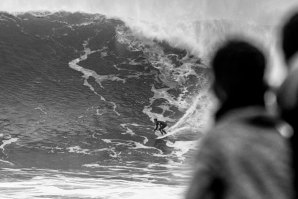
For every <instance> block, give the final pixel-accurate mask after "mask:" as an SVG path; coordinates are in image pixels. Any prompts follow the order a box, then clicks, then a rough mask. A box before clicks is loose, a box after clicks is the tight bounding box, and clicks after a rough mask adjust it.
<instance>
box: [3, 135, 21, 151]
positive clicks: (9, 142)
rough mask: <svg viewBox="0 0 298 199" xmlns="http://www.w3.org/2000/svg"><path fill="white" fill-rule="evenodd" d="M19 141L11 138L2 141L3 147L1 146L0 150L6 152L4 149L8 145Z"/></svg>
mask: <svg viewBox="0 0 298 199" xmlns="http://www.w3.org/2000/svg"><path fill="white" fill-rule="evenodd" d="M18 139H19V138H9V139H8V140H3V141H2V144H1V146H0V149H2V151H4V150H5V149H4V147H5V146H6V145H9V144H11V143H13V142H16V141H18Z"/></svg>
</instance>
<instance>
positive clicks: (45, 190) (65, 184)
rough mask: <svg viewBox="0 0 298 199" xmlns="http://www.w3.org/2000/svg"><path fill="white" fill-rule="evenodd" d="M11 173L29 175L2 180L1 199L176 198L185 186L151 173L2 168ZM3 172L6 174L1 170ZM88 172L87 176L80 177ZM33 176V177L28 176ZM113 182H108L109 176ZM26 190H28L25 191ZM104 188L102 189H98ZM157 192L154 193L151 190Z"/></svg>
mask: <svg viewBox="0 0 298 199" xmlns="http://www.w3.org/2000/svg"><path fill="white" fill-rule="evenodd" d="M2 172H3V173H5V174H7V173H8V174H9V175H12V174H13V175H21V176H26V178H22V179H18V180H9V181H6V180H5V179H4V180H2V181H1V182H0V189H1V193H0V196H1V198H15V199H18V198H40V197H41V196H46V197H47V198H56V197H61V196H63V197H65V198H110V199H119V198H129V199H134V198H151V199H155V198H156V199H157V198H174V199H176V198H177V199H178V198H181V197H182V196H183V191H184V189H185V186H181V185H175V186H169V185H168V184H155V183H152V182H151V181H152V180H154V177H152V176H150V175H145V176H142V175H136V176H135V177H134V178H135V179H134V178H132V177H129V176H127V178H129V179H130V180H127V178H125V177H124V178H123V179H122V178H118V179H117V178H116V179H115V177H112V176H111V175H110V176H107V175H103V176H102V177H101V178H98V177H93V176H92V175H90V174H85V173H83V172H79V173H78V172H73V173H71V172H68V173H65V172H64V173H61V171H52V170H36V169H31V170H17V169H10V170H8V169H5V170H3V171H2ZM1 174H2V173H1ZM78 175H84V176H86V177H78ZM28 176H31V178H28ZM109 177H110V178H111V179H109V183H107V180H106V179H107V178H109ZM157 180H159V179H157ZM24 190H25V191H24ZM98 190H101V191H98ZM152 192H154V193H156V194H154V196H152V194H150V193H152Z"/></svg>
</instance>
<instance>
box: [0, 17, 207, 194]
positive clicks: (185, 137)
mask: <svg viewBox="0 0 298 199" xmlns="http://www.w3.org/2000/svg"><path fill="white" fill-rule="evenodd" d="M0 27H1V28H0V36H1V38H3V39H2V40H1V41H0V54H1V56H0V63H1V64H0V65H1V66H0V102H1V103H0V111H1V115H0V130H1V131H0V141H1V142H0V178H1V182H0V190H1V191H0V197H1V198H140V197H143V198H144V197H150V198H161V197H162V198H181V197H183V194H184V190H185V186H186V185H187V182H188V179H189V176H190V171H191V169H190V164H189V162H190V157H191V154H192V152H193V151H194V149H195V148H196V145H197V140H198V138H199V137H200V136H201V135H202V133H201V132H200V129H201V128H202V127H203V126H204V125H205V123H206V119H207V116H206V112H208V110H209V106H210V101H209V98H208V95H207V88H208V69H207V68H206V67H205V65H203V64H202V63H201V62H200V59H199V58H197V57H194V56H192V55H190V54H188V53H187V52H186V51H184V50H179V49H174V48H172V47H170V46H169V45H168V44H166V43H165V42H158V41H154V40H149V39H146V38H142V37H140V36H136V35H133V34H132V32H131V31H130V30H129V29H128V28H127V27H126V26H125V25H124V23H123V22H121V21H119V20H114V19H106V18H104V17H103V16H100V15H89V14H82V13H73V14H71V13H63V12H60V13H54V14H51V13H46V15H40V14H39V15H38V16H36V14H32V13H31V14H30V13H25V14H18V15H10V14H7V13H0ZM155 117H157V118H158V119H160V120H164V121H167V122H168V124H169V126H170V128H169V129H168V131H172V132H175V133H174V134H173V135H172V136H169V137H168V138H166V139H161V140H157V139H155V138H156V136H157V135H155V134H154V132H153V128H154V125H153V122H152V121H153V118H155Z"/></svg>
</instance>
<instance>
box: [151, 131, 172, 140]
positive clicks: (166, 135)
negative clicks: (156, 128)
mask: <svg viewBox="0 0 298 199" xmlns="http://www.w3.org/2000/svg"><path fill="white" fill-rule="evenodd" d="M173 133H175V132H168V133H167V134H165V135H161V136H158V137H157V138H156V139H162V138H165V137H168V136H170V135H172V134H173Z"/></svg>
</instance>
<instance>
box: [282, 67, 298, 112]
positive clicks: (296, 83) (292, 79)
mask: <svg viewBox="0 0 298 199" xmlns="http://www.w3.org/2000/svg"><path fill="white" fill-rule="evenodd" d="M297 76H298V69H296V70H293V71H291V73H289V75H288V76H287V77H286V79H285V80H284V82H283V84H282V85H281V87H280V88H279V90H278V92H277V102H278V104H279V105H280V106H281V107H282V108H285V109H291V108H293V107H295V106H297V105H298V78H297Z"/></svg>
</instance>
